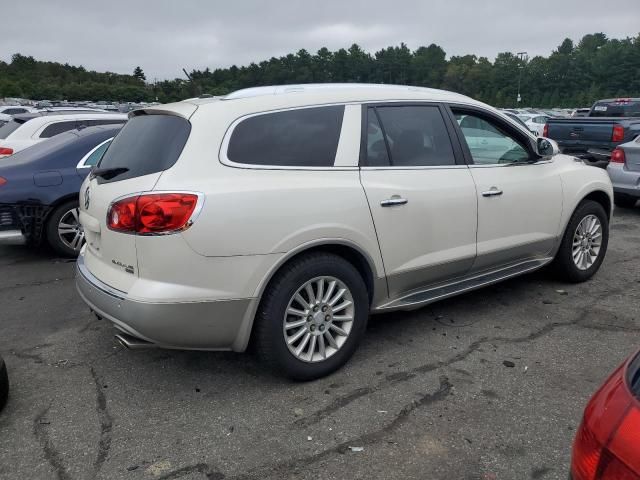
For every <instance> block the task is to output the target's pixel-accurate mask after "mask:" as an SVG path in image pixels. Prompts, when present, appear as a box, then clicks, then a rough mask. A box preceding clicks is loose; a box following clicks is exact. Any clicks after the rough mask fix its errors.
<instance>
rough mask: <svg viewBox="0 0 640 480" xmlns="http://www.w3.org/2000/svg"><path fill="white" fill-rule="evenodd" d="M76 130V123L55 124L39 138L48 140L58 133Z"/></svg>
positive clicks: (46, 128) (47, 128)
mask: <svg viewBox="0 0 640 480" xmlns="http://www.w3.org/2000/svg"><path fill="white" fill-rule="evenodd" d="M74 128H76V122H75V121H73V122H57V123H52V124H51V125H49V126H48V127H45V129H44V130H43V131H42V133H41V134H40V138H50V137H53V136H54V135H58V134H59V133H63V132H68V131H69V130H73V129H74Z"/></svg>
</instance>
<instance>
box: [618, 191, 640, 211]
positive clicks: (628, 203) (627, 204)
mask: <svg viewBox="0 0 640 480" xmlns="http://www.w3.org/2000/svg"><path fill="white" fill-rule="evenodd" d="M637 201H638V198H637V197H633V196H631V195H625V194H624V193H616V194H615V195H614V196H613V203H615V204H616V207H620V208H633V207H635V205H636V202H637Z"/></svg>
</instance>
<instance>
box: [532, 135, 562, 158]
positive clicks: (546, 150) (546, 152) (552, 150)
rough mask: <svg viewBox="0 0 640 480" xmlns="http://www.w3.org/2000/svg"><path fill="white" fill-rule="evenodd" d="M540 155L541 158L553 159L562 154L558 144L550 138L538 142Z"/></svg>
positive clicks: (540, 139)
mask: <svg viewBox="0 0 640 480" xmlns="http://www.w3.org/2000/svg"><path fill="white" fill-rule="evenodd" d="M537 149H538V155H540V156H541V157H553V156H554V155H557V154H559V153H560V148H559V147H558V144H557V143H556V142H555V141H554V140H551V139H550V138H545V137H539V138H538V140H537Z"/></svg>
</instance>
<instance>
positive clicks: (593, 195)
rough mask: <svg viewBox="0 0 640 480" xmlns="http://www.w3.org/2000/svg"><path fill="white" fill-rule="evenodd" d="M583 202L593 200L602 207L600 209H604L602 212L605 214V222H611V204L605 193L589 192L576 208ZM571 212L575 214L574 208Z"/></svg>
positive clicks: (602, 191)
mask: <svg viewBox="0 0 640 480" xmlns="http://www.w3.org/2000/svg"><path fill="white" fill-rule="evenodd" d="M585 200H593V201H594V202H596V203H599V204H600V205H602V208H604V211H605V213H606V214H607V220H611V207H612V202H611V198H610V197H609V194H608V193H607V192H605V191H604V190H593V191H591V192H589V193H588V194H587V195H585V196H584V197H583V198H582V199H581V200H580V201H579V202H578V203H577V205H576V208H578V206H579V205H580V204H581V203H582V202H584V201H585ZM573 211H574V212H575V208H574V209H573ZM572 215H573V213H572Z"/></svg>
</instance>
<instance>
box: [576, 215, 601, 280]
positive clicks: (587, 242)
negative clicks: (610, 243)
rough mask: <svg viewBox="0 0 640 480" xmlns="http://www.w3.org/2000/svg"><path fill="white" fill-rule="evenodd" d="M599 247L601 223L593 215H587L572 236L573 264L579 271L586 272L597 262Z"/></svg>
mask: <svg viewBox="0 0 640 480" xmlns="http://www.w3.org/2000/svg"><path fill="white" fill-rule="evenodd" d="M601 246H602V223H600V219H598V217H596V216H595V215H587V216H586V217H584V218H583V219H582V220H581V221H580V223H579V224H578V227H577V228H576V231H575V233H574V234H573V245H572V249H571V252H572V256H573V263H574V264H575V265H576V267H578V268H579V269H580V270H588V269H589V268H590V267H591V266H592V265H593V264H594V263H595V261H596V260H597V258H598V255H599V254H600V248H601Z"/></svg>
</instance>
